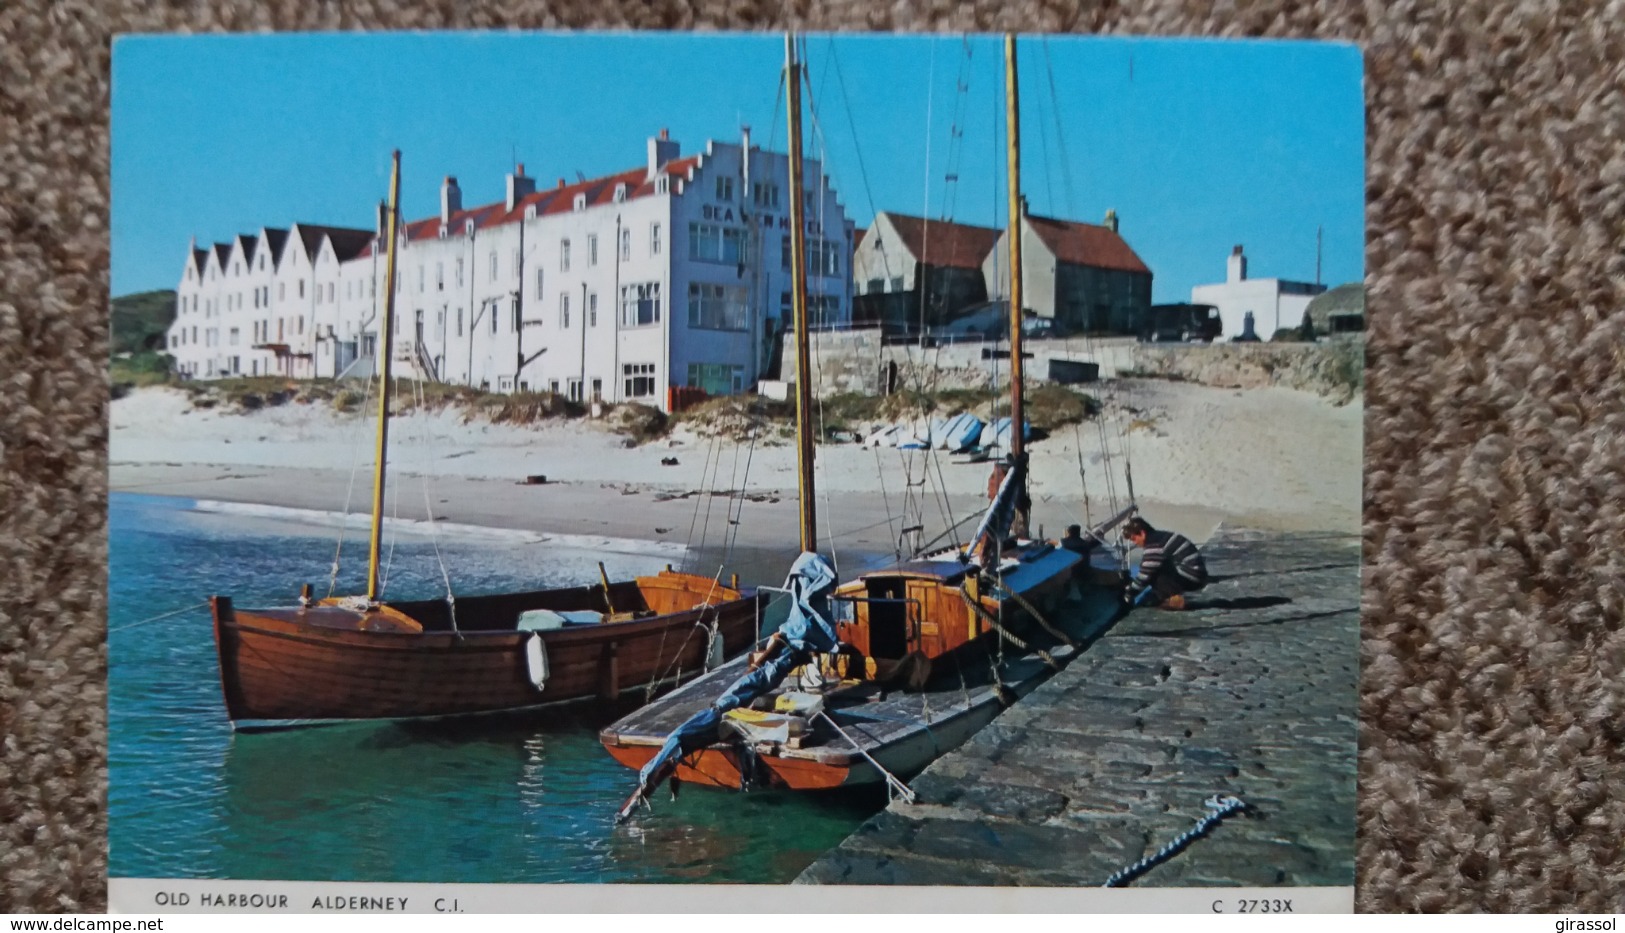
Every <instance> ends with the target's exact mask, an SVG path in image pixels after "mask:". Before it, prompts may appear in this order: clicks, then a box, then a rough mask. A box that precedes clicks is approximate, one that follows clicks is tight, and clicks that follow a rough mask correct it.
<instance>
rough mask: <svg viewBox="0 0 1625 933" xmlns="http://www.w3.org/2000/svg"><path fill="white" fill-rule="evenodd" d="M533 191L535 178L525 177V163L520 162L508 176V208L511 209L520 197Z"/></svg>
mask: <svg viewBox="0 0 1625 933" xmlns="http://www.w3.org/2000/svg"><path fill="white" fill-rule="evenodd" d="M535 193H536V179H534V178H527V177H525V163H523V162H521V163H519V164H518V165H517V166H515V168H514V171H513V174H511V175H509V176H508V210H510V211H511V210H513V209H514V208H515V207H517V206H518V205H519V202H520V200H521V199H523V198H524V197H526V196H527V195H532V194H535Z"/></svg>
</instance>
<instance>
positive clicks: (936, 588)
mask: <svg viewBox="0 0 1625 933" xmlns="http://www.w3.org/2000/svg"><path fill="white" fill-rule="evenodd" d="M1005 49H1006V69H1007V70H1006V76H1007V82H1008V85H1009V100H1008V108H1009V114H1010V117H1009V119H1010V138H1011V140H1012V151H1011V155H1010V177H1011V189H1010V218H1011V234H1010V236H1009V237H1008V240H1009V243H1010V248H1011V252H1012V256H1011V263H1010V267H1011V269H1012V270H1013V272H1012V283H1011V292H1012V294H1011V301H1010V306H1011V308H1013V309H1019V308H1021V307H1022V304H1021V274H1020V270H1021V268H1022V266H1021V256H1020V244H1021V237H1020V224H1021V215H1022V208H1021V201H1020V196H1019V190H1020V189H1019V185H1020V175H1019V159H1018V157H1017V155H1016V149H1015V148H1014V147H1015V146H1017V145H1019V134H1018V131H1017V126H1016V117H1015V115H1016V113H1017V107H1016V97H1015V41H1014V37H1013V36H1007V37H1006V41H1005ZM786 57H787V61H788V64H787V70H788V71H789V72H790V77H788V78H787V85H786V86H787V87H790V88H795V87H796V86H797V85H798V75H797V72H796V71H795V70H794V69H795V67H796V66H795V64H794V45H793V42H791V43H788V44H787V56H786ZM790 101H791V119H790V124H791V133H792V138H791V152H792V162H791V165H792V171H793V170H794V166H795V161H794V154H795V153H796V152H797V151H799V139H798V138H797V136H796V133H797V126H798V124H797V121H796V117H797V111H798V109H799V100H798V98H797V97H796V95H795V94H794V93H793V92H792V94H791V95H790ZM794 183H795V182H794V180H793V179H792V185H794ZM791 226H792V229H795V228H797V227H798V218H796V217H794V216H792V221H791ZM1011 318H1012V320H1011V352H1010V359H1011V361H1012V363H1011V365H1012V372H1011V409H1012V411H1011V415H1010V419H1009V420H1010V422H1011V423H1012V424H1014V425H1023V424H1025V421H1024V419H1023V413H1022V375H1021V367H1020V361H1021V358H1022V357H1021V318H1020V315H1019V312H1017V311H1012V315H1011ZM798 336H799V328H798ZM802 371H805V369H803V370H802ZM797 388H798V396H799V394H800V393H801V392H802V391H804V390H805V381H804V380H803V381H802V384H801V385H798V387H797ZM1022 433H1023V432H1022V431H1020V430H1012V431H1010V456H1009V458H1008V459H1007V460H1006V461H1005V462H1004V463H1002V464H1001V465H1000V467H999V469H1000V471H1001V472H1000V473H998V474H996V477H997V478H998V480H999V481H998V482H997V484H996V486H995V489H996V491H995V493H994V495H993V496H992V497H991V500H992V501H991V504H990V506H989V508H988V511H987V514H986V515H985V516H984V518H983V520H982V523H981V525H980V526H979V527H978V529H977V531H976V533H975V534H974V535H973V536H972V537H971V540H970V541H969V543H967V544H965V545H964V546H956V547H950V548H944V549H942V550H939V551H936V552H934V553H928V554H925V555H922V556H920V557H918V558H916V559H913V560H909V561H901V562H898V563H896V564H893V565H891V566H887V567H883V568H880V569H878V570H874V571H871V572H868V573H864V574H862V575H860V576H859V577H858V578H857V579H855V580H853V581H852V582H850V583H848V584H846V585H844V586H838V587H834V588H833V592H832V593H831V594H830V596H829V598H830V601H831V605H832V606H833V610H832V612H831V614H832V615H833V617H834V618H833V620H832V621H833V623H834V630H835V634H836V637H837V638H838V640H839V642H840V645H841V648H840V651H839V652H838V653H836V654H834V655H826V656H824V657H822V658H819V659H817V660H809V661H808V663H804V664H802V665H801V666H800V667H799V668H796V669H795V670H794V671H792V672H791V674H790V676H789V677H788V678H787V679H785V680H784V681H783V682H782V683H779V684H774V685H772V687H771V688H770V689H766V690H761V689H757V687H758V686H759V685H757V684H751V685H750V686H747V683H749V681H750V678H748V677H747V671H748V670H749V668H748V664H747V661H746V660H745V659H741V660H739V661H736V662H734V663H732V664H729V665H726V666H724V667H723V668H721V669H719V670H716V671H713V672H711V673H710V674H708V675H706V676H704V677H702V678H701V679H699V680H697V681H695V682H694V683H692V684H690V685H688V686H687V687H684V688H682V689H680V690H678V691H675V692H673V693H672V694H670V695H669V696H667V697H664V698H662V699H660V700H657V701H655V702H654V703H652V704H650V705H648V706H646V707H644V708H643V709H641V710H638V711H637V712H635V713H633V714H631V715H629V716H627V717H626V718H624V719H622V720H621V721H619V722H617V723H615V724H613V725H611V726H609V727H608V728H606V729H604V730H603V731H602V732H601V733H600V734H599V738H600V741H601V742H602V743H603V744H604V746H605V748H606V749H607V750H608V751H609V753H610V754H611V755H612V756H614V758H615V759H616V760H617V761H620V762H621V763H622V764H625V765H627V766H628V767H634V768H638V769H640V775H639V788H638V790H637V791H636V792H635V793H634V794H633V796H632V798H631V799H630V800H628V801H627V804H626V806H625V807H623V808H622V811H621V815H622V817H623V818H624V817H626V816H628V815H630V813H631V812H632V810H633V809H634V808H635V806H636V805H637V804H638V803H639V802H644V803H647V798H648V795H649V794H650V793H651V792H652V791H653V789H654V788H655V787H657V786H658V785H659V784H660V782H661V781H662V780H665V779H666V778H672V779H674V781H675V782H683V781H688V782H692V783H697V784H702V785H711V786H718V787H746V786H750V785H752V784H757V785H765V786H769V787H777V788H783V789H788V790H820V789H828V788H835V787H846V786H852V785H859V784H868V783H876V782H880V781H885V782H886V783H888V784H889V785H891V786H892V788H893V790H894V791H896V792H897V793H900V794H902V795H903V796H905V797H911V796H912V792H911V791H910V790H909V789H908V788H907V786H906V784H904V783H903V781H904V780H905V779H906V778H908V777H910V776H912V775H913V774H916V773H918V772H919V771H921V770H923V769H924V768H925V767H926V766H927V765H928V764H930V763H931V762H932V761H934V760H935V759H936V758H938V757H940V756H941V755H943V754H945V753H947V752H948V751H951V750H952V749H954V748H956V747H958V746H959V745H960V744H961V743H963V742H964V741H965V740H966V739H968V738H969V737H970V736H971V735H974V734H975V733H976V732H977V731H978V730H979V729H981V728H983V727H984V726H986V725H987V724H988V723H989V722H991V721H992V720H993V719H994V717H996V716H997V715H998V714H999V712H1000V711H1001V710H1003V709H1004V708H1005V707H1006V706H1007V705H1008V704H1010V703H1011V702H1014V701H1015V700H1016V699H1018V698H1019V697H1020V696H1022V695H1023V694H1025V693H1026V692H1028V691H1030V690H1032V689H1034V688H1036V687H1037V686H1038V685H1039V684H1040V683H1041V682H1042V681H1043V680H1044V679H1045V678H1046V677H1047V676H1048V675H1049V674H1050V673H1052V672H1054V671H1056V670H1059V669H1060V668H1061V667H1062V666H1063V665H1064V664H1065V663H1066V661H1068V660H1070V659H1071V658H1072V657H1073V656H1075V654H1076V653H1077V652H1078V651H1079V650H1081V648H1082V646H1083V644H1084V643H1085V642H1086V641H1087V640H1088V639H1090V638H1092V637H1093V636H1094V635H1096V634H1097V633H1098V632H1099V631H1100V630H1102V629H1103V628H1104V627H1105V626H1107V625H1109V624H1110V622H1111V621H1112V620H1113V619H1115V618H1116V617H1117V616H1118V614H1119V613H1120V612H1121V611H1122V603H1121V599H1120V594H1121V589H1122V583H1123V579H1122V576H1121V574H1120V573H1118V572H1117V571H1116V570H1114V569H1112V568H1109V567H1104V566H1103V567H1099V568H1097V567H1095V566H1094V565H1093V564H1092V563H1091V560H1090V558H1089V555H1087V554H1083V553H1079V552H1075V551H1071V550H1066V549H1063V548H1061V547H1059V546H1058V545H1057V544H1056V543H1054V542H1048V541H1040V540H1032V539H1027V538H1024V537H1021V536H1020V535H1019V534H1016V533H1015V532H1019V531H1020V530H1021V529H1023V528H1025V527H1026V525H1027V515H1026V514H1025V512H1026V510H1027V508H1028V507H1029V506H1028V504H1027V496H1026V452H1025V445H1024V442H1023V437H1022ZM808 459H809V458H808V457H807V455H806V452H805V450H804V452H803V462H804V464H805V463H806V462H807V460H808ZM803 469H804V470H806V467H805V466H804V468H803ZM808 472H809V479H808V481H807V482H808V483H810V471H808ZM806 491H807V488H806V487H804V488H803V494H804V495H805V494H806ZM803 508H804V509H810V502H808V501H807V500H804V501H803ZM1133 511H1134V509H1133V507H1132V506H1131V507H1130V508H1128V509H1125V510H1123V511H1122V512H1121V513H1120V514H1118V515H1117V516H1114V517H1113V518H1112V519H1110V520H1109V521H1108V522H1106V523H1104V524H1102V525H1100V526H1097V527H1096V528H1094V529H1092V531H1091V533H1092V537H1093V540H1094V541H1097V542H1098V541H1101V540H1103V537H1104V535H1105V533H1106V531H1108V530H1109V529H1110V527H1111V526H1112V525H1114V524H1116V523H1117V522H1120V521H1122V520H1124V519H1126V518H1127V517H1128V516H1129V515H1131V514H1133ZM802 527H803V533H802V550H803V551H804V552H808V551H812V550H814V548H815V542H814V539H813V538H812V536H811V535H810V533H809V528H810V519H807V518H804V519H803V525H802ZM789 585H790V584H788V583H787V586H789ZM1061 619H1065V620H1066V624H1065V625H1063V624H1061V623H1060V622H1059V620H1061ZM735 704H740V705H737V706H736V705H735ZM708 710H711V711H713V712H710V713H708V712H707V711H708ZM713 722H714V724H715V729H714V731H711V730H712V726H713ZM707 740H709V741H707ZM674 786H675V784H674Z"/></svg>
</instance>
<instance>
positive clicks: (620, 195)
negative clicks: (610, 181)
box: [615, 184, 626, 204]
mask: <svg viewBox="0 0 1625 933" xmlns="http://www.w3.org/2000/svg"><path fill="white" fill-rule="evenodd" d="M624 200H626V185H625V184H619V185H616V186H615V203H616V204H619V203H621V202H622V201H624Z"/></svg>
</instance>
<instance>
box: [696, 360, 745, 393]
mask: <svg viewBox="0 0 1625 933" xmlns="http://www.w3.org/2000/svg"><path fill="white" fill-rule="evenodd" d="M688 384H689V385H691V386H694V387H695V388H699V389H704V390H705V393H706V394H707V395H731V394H733V393H735V392H743V391H744V390H745V367H743V366H735V365H732V364H729V363H690V364H688Z"/></svg>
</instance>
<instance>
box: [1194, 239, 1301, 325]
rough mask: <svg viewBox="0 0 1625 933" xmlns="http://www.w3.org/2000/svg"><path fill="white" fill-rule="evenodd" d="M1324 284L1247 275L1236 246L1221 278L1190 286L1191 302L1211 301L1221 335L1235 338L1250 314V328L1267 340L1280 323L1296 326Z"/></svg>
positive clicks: (1239, 250) (1245, 258)
mask: <svg viewBox="0 0 1625 933" xmlns="http://www.w3.org/2000/svg"><path fill="white" fill-rule="evenodd" d="M1325 290H1326V286H1324V285H1317V284H1312V283H1309V282H1292V281H1288V280H1287V279H1249V278H1248V277H1247V256H1246V254H1245V253H1243V252H1242V249H1241V247H1240V246H1236V247H1235V248H1233V249H1232V250H1231V251H1230V259H1229V264H1228V267H1227V269H1226V274H1225V280H1224V282H1223V283H1221V284H1217V285H1197V286H1195V287H1193V288H1192V289H1191V304H1196V305H1212V306H1214V307H1216V308H1218V309H1219V317H1220V319H1221V320H1223V321H1224V336H1226V337H1229V338H1230V339H1232V340H1233V339H1235V338H1237V337H1240V336H1242V335H1243V334H1244V333H1245V331H1246V322H1247V316H1248V315H1249V314H1251V315H1252V324H1253V332H1254V334H1256V335H1257V337H1258V339H1260V340H1268V339H1270V337H1271V336H1273V335H1274V334H1275V332H1276V331H1277V330H1280V329H1281V328H1283V327H1297V326H1298V325H1299V324H1301V323H1302V322H1303V313H1304V311H1305V310H1307V309H1308V307H1309V300H1310V299H1311V298H1313V297H1315V296H1316V295H1318V294H1320V293H1321V292H1324V291H1325Z"/></svg>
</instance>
